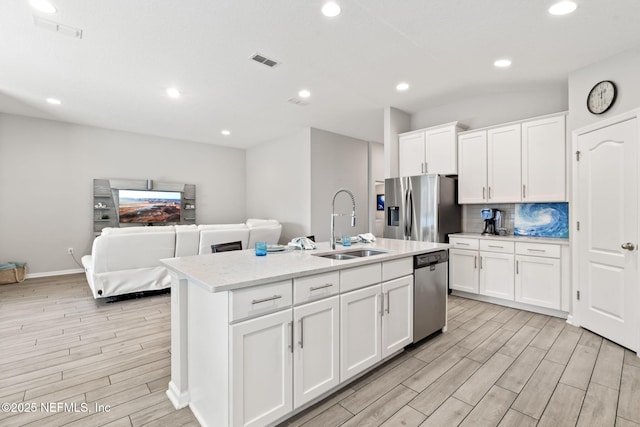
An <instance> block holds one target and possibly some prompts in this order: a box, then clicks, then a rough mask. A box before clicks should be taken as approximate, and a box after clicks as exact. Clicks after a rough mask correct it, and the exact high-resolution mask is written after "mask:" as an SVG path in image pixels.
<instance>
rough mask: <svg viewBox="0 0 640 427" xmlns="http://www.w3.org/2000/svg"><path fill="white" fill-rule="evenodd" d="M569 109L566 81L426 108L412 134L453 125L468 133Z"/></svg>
mask: <svg viewBox="0 0 640 427" xmlns="http://www.w3.org/2000/svg"><path fill="white" fill-rule="evenodd" d="M567 108H568V103H567V83H566V81H565V82H560V83H557V84H548V85H537V86H534V87H532V88H530V89H529V90H520V91H513V92H505V93H493V94H489V95H486V96H481V97H473V98H467V99H465V100H462V101H458V102H453V103H450V104H445V105H441V106H437V107H433V108H427V109H424V110H422V111H419V112H417V113H415V114H412V115H411V130H416V129H422V128H426V127H430V126H436V125H440V124H443V123H448V122H454V121H458V122H460V123H461V124H462V125H464V126H466V127H468V128H469V129H476V128H481V127H485V126H491V125H496V124H501V123H507V122H511V121H515V120H521V119H528V118H530V117H536V116H542V115H545V114H551V113H556V112H560V111H566V110H567Z"/></svg>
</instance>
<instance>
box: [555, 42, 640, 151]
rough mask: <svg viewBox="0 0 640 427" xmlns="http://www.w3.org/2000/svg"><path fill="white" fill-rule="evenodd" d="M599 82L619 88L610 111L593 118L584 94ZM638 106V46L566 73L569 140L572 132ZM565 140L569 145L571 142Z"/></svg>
mask: <svg viewBox="0 0 640 427" xmlns="http://www.w3.org/2000/svg"><path fill="white" fill-rule="evenodd" d="M601 80H611V81H613V82H614V83H615V84H616V87H617V89H618V96H617V99H616V102H615V104H614V105H613V107H611V109H610V110H609V111H607V112H606V113H604V114H602V115H594V114H591V113H590V112H589V111H588V110H587V94H588V93H589V91H590V90H591V88H592V87H593V86H594V85H595V84H596V83H598V82H599V81H601ZM638 107H640V46H638V47H636V48H634V49H631V50H628V51H626V52H623V53H620V54H618V55H615V56H612V57H611V58H608V59H605V60H603V61H600V62H597V63H595V64H591V65H589V66H586V67H584V68H581V69H579V70H576V71H574V72H573V73H571V74H569V111H570V114H569V116H568V118H567V131H568V135H569V138H571V132H572V131H573V130H575V129H579V128H581V127H584V126H587V125H589V124H591V123H595V122H597V121H599V120H602V119H605V118H607V117H611V116H615V115H617V114H620V113H624V112H626V111H629V110H632V109H634V108H638ZM568 141H569V145H571V139H569V140H568Z"/></svg>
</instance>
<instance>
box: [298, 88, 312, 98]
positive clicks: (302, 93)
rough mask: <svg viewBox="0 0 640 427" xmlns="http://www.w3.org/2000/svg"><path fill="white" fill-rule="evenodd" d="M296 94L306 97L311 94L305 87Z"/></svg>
mask: <svg viewBox="0 0 640 427" xmlns="http://www.w3.org/2000/svg"><path fill="white" fill-rule="evenodd" d="M298 96H299V97H300V98H308V97H310V96H311V92H309V91H308V90H306V89H302V90H301V91H300V92H298Z"/></svg>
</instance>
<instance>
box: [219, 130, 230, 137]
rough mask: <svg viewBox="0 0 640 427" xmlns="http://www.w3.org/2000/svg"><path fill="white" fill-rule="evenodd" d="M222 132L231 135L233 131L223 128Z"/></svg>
mask: <svg viewBox="0 0 640 427" xmlns="http://www.w3.org/2000/svg"><path fill="white" fill-rule="evenodd" d="M220 133H221V134H223V135H224V136H229V135H231V131H230V130H227V129H223V130H222V132H220Z"/></svg>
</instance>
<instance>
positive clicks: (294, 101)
mask: <svg viewBox="0 0 640 427" xmlns="http://www.w3.org/2000/svg"><path fill="white" fill-rule="evenodd" d="M287 101H288V102H290V103H292V104H296V105H299V106H300V107H306V106H307V105H309V103H308V102H307V101H304V100H302V99H300V98H297V97H295V96H294V97H293V98H289V99H287Z"/></svg>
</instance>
